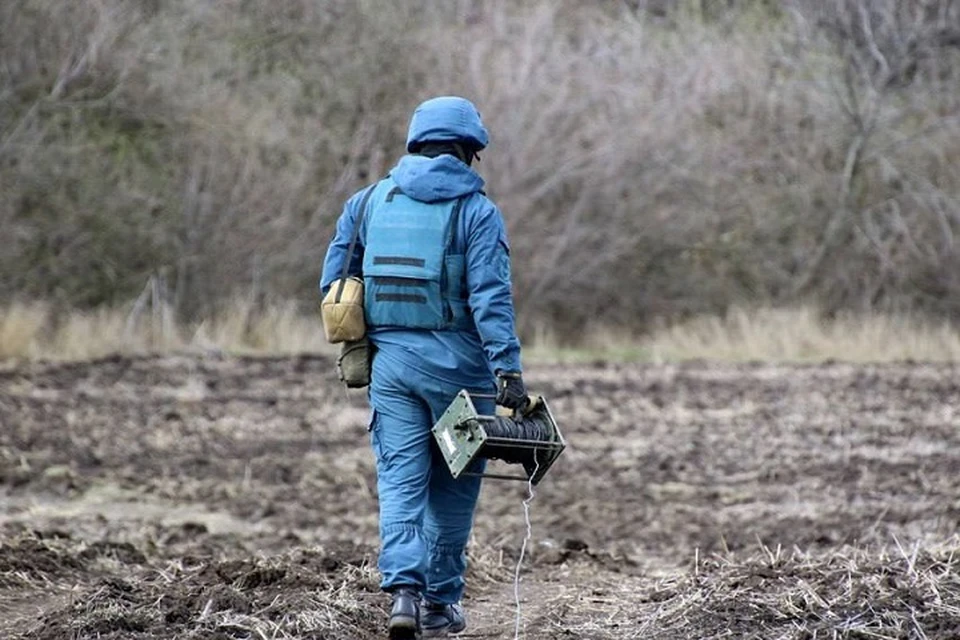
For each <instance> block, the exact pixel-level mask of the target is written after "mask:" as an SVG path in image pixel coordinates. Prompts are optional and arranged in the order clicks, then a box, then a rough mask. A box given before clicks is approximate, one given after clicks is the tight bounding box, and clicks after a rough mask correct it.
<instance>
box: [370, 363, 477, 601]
mask: <svg viewBox="0 0 960 640" xmlns="http://www.w3.org/2000/svg"><path fill="white" fill-rule="evenodd" d="M449 377H450V376H445V377H443V378H441V377H433V376H429V375H426V374H424V373H422V372H421V371H420V370H417V369H412V368H410V367H409V366H407V365H405V364H404V362H403V360H402V359H401V358H398V357H395V356H393V355H391V354H390V353H389V352H388V351H387V350H386V349H383V350H380V351H378V352H377V354H376V356H375V357H374V360H373V376H372V381H371V386H370V405H371V407H372V415H371V419H370V441H371V445H372V447H373V451H374V455H375V456H376V459H377V490H378V493H379V499H380V558H379V561H378V567H379V569H380V573H381V575H382V577H383V579H382V581H381V585H380V586H381V587H382V588H383V589H384V590H390V589H391V588H393V587H398V586H401V585H404V586H412V587H414V588H416V589H418V590H419V591H420V592H421V593H422V594H423V595H424V598H425V599H426V600H428V601H430V602H436V603H442V604H452V603H455V602H458V601H459V600H460V598H461V597H462V595H463V588H464V584H465V583H464V578H463V574H464V572H465V571H466V554H465V549H466V545H467V540H468V538H469V537H470V529H471V527H472V526H473V514H474V510H475V508H476V505H477V498H478V497H479V494H480V478H479V477H475V476H465V475H461V476H460V479H458V480H454V478H453V476H451V475H450V471H449V469H448V468H447V465H446V462H444V459H443V455H442V454H441V453H440V451H439V449H438V448H437V445H436V442H435V440H434V437H433V434H432V433H431V431H430V430H431V428H432V427H433V425H434V424H435V423H436V421H437V419H438V418H439V417H440V415H442V414H443V412H444V410H446V408H447V406H448V405H449V404H450V403H451V402H452V401H453V399H454V397H456V395H457V393H458V392H459V391H460V390H461V389H463V388H466V389H467V390H468V391H471V392H474V393H487V394H489V393H490V392H491V389H492V385H490V386H487V383H488V382H489V381H486V380H477V379H475V378H474V379H473V380H450V379H449ZM471 384H472V388H471ZM474 404H475V405H476V408H477V411H479V412H480V413H482V414H492V413H493V411H494V404H493V400H492V399H491V400H486V399H482V400H477V401H476V402H475V403H474ZM483 468H484V462H483V461H477V463H476V464H475V466H474V467H473V468H472V469H469V470H470V471H474V472H482V471H483Z"/></svg>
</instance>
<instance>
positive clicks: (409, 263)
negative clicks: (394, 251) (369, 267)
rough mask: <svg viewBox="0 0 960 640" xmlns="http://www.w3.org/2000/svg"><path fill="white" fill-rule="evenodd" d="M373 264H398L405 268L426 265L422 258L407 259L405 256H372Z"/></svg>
mask: <svg viewBox="0 0 960 640" xmlns="http://www.w3.org/2000/svg"><path fill="white" fill-rule="evenodd" d="M373 264H398V265H403V266H405V267H422V266H424V265H425V264H427V261H426V260H424V259H423V258H407V257H405V256H373Z"/></svg>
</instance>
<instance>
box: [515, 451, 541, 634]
mask: <svg viewBox="0 0 960 640" xmlns="http://www.w3.org/2000/svg"><path fill="white" fill-rule="evenodd" d="M533 461H534V463H535V464H536V466H535V467H534V469H533V473H531V474H530V477H529V478H528V479H527V497H526V499H525V500H523V503H522V504H523V519H524V521H525V522H526V525H527V533H526V535H525V536H524V537H523V544H521V545H520V558H519V559H518V560H517V568H516V570H515V571H514V574H513V597H514V600H515V601H516V604H517V619H516V623H515V624H514V627H513V640H520V620H521V613H522V612H521V608H520V566H521V565H522V564H523V557H524V556H525V555H526V553H527V543H528V542H530V538H532V537H533V525H531V524H530V503H531V502H532V501H533V499H534V498H535V497H536V493H535V492H534V491H533V479H534V478H535V477H536V476H537V471H539V470H540V459H539V458H538V457H537V456H536V454H534V456H533Z"/></svg>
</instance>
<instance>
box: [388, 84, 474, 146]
mask: <svg viewBox="0 0 960 640" xmlns="http://www.w3.org/2000/svg"><path fill="white" fill-rule="evenodd" d="M424 142H467V143H469V144H470V145H471V146H473V147H474V148H475V150H477V151H479V150H480V149H483V148H484V147H486V146H487V144H488V143H489V142H490V136H489V134H488V133H487V128H486V127H484V126H483V122H482V121H481V120H480V112H479V111H477V108H476V107H475V106H474V105H473V103H472V102H470V101H469V100H467V99H466V98H458V97H456V96H441V97H439V98H431V99H430V100H427V101H426V102H423V103H421V104H420V106H419V107H417V108H416V110H415V111H414V112H413V117H412V118H410V129H409V131H408V132H407V151H410V152H413V151H414V150H415V149H416V148H417V147H418V146H419V145H420V144H422V143H424Z"/></svg>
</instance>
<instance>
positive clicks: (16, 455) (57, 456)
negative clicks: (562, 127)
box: [0, 356, 960, 640]
mask: <svg viewBox="0 0 960 640" xmlns="http://www.w3.org/2000/svg"><path fill="white" fill-rule="evenodd" d="M958 374H960V368H958V367H954V366H945V365H928V364H913V363H907V364H898V365H884V366H854V365H846V364H829V365H824V366H785V365H784V366H775V365H742V366H734V365H715V364H685V365H669V366H655V365H611V364H606V363H602V362H598V363H596V364H593V365H586V366H576V367H574V366H568V365H564V366H543V365H541V366H537V367H534V368H532V369H531V370H530V371H529V373H528V375H527V376H526V378H527V384H528V386H529V387H530V388H531V389H532V390H534V391H537V392H540V393H543V394H544V395H546V397H547V398H549V400H550V402H551V407H552V409H553V412H554V414H555V415H556V416H557V418H558V421H559V422H560V424H561V426H562V428H563V430H564V433H565V435H566V437H567V439H568V443H569V447H568V449H567V451H566V452H565V453H564V454H563V456H562V458H561V459H560V460H559V461H558V462H557V464H556V465H555V467H554V468H553V469H552V470H551V471H550V473H549V474H548V475H547V477H546V478H545V480H544V481H543V482H542V483H541V485H540V486H539V487H537V490H536V497H535V498H534V499H533V501H532V504H531V510H530V513H531V519H532V532H533V537H532V539H531V541H530V544H529V547H528V550H527V555H526V559H525V561H524V563H523V567H522V571H521V576H522V581H521V584H520V594H521V608H520V614H521V615H520V625H519V626H520V630H519V631H520V632H519V637H523V638H528V639H530V640H541V639H543V640H545V639H548V638H549V639H553V638H600V639H605V638H611V639H621V638H638V637H643V638H676V639H680V638H698V637H699V638H811V639H812V638H827V637H837V638H876V637H879V638H960V580H958V578H957V573H956V570H955V564H956V562H957V561H956V560H955V559H954V557H955V556H956V558H960V542H958V538H957V529H958V525H960V375H958ZM366 424H367V409H366V401H365V395H364V394H363V393H362V392H359V393H357V392H351V393H347V392H346V391H345V390H343V389H342V388H341V387H340V386H339V384H338V383H337V381H336V379H335V375H334V373H333V363H332V362H331V361H330V359H328V358H324V357H319V356H311V357H292V358H270V359H263V358H235V357H225V356H203V357H201V356H176V357H159V358H125V357H124V358H120V357H117V358H111V359H106V360H100V361H95V362H85V363H75V364H56V363H32V364H18V365H14V364H8V365H6V366H4V367H0V637H2V638H13V639H17V640H23V639H27V638H30V639H44V640H46V639H50V640H54V639H60V638H70V639H77V640H83V639H87V638H110V639H120V638H124V639H127V638H133V639H160V638H164V639H168V638H184V639H186V638H190V639H201V638H203V639H206V638H214V639H228V638H230V639H233V638H312V639H320V638H324V639H341V638H342V639H346V638H379V637H383V636H382V632H383V626H384V625H383V623H384V617H385V614H386V605H387V603H386V601H385V599H384V597H383V595H382V594H380V593H379V591H378V586H377V580H378V576H377V573H376V570H375V565H376V547H377V519H376V509H377V496H376V481H375V475H374V471H373V464H372V455H371V453H370V451H369V442H368V435H367V431H366ZM525 492H526V487H525V486H524V485H522V484H521V483H509V482H503V481H488V482H487V483H486V485H485V488H484V492H483V495H482V498H481V506H480V508H479V511H478V514H477V521H476V527H475V536H474V540H473V541H472V544H471V551H470V557H471V568H470V572H469V576H468V579H469V586H468V596H467V599H466V601H465V605H466V607H467V610H468V612H469V614H470V616H471V625H470V628H469V629H468V633H467V634H466V636H465V637H477V638H481V637H482V638H514V637H515V635H516V634H515V625H516V620H517V618H516V616H517V609H516V605H515V601H514V595H515V586H514V567H515V564H516V562H517V559H518V555H519V551H520V547H521V542H522V540H523V537H524V533H525V532H526V525H525V523H524V518H523V509H522V506H521V501H522V499H523V498H524V496H525Z"/></svg>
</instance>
